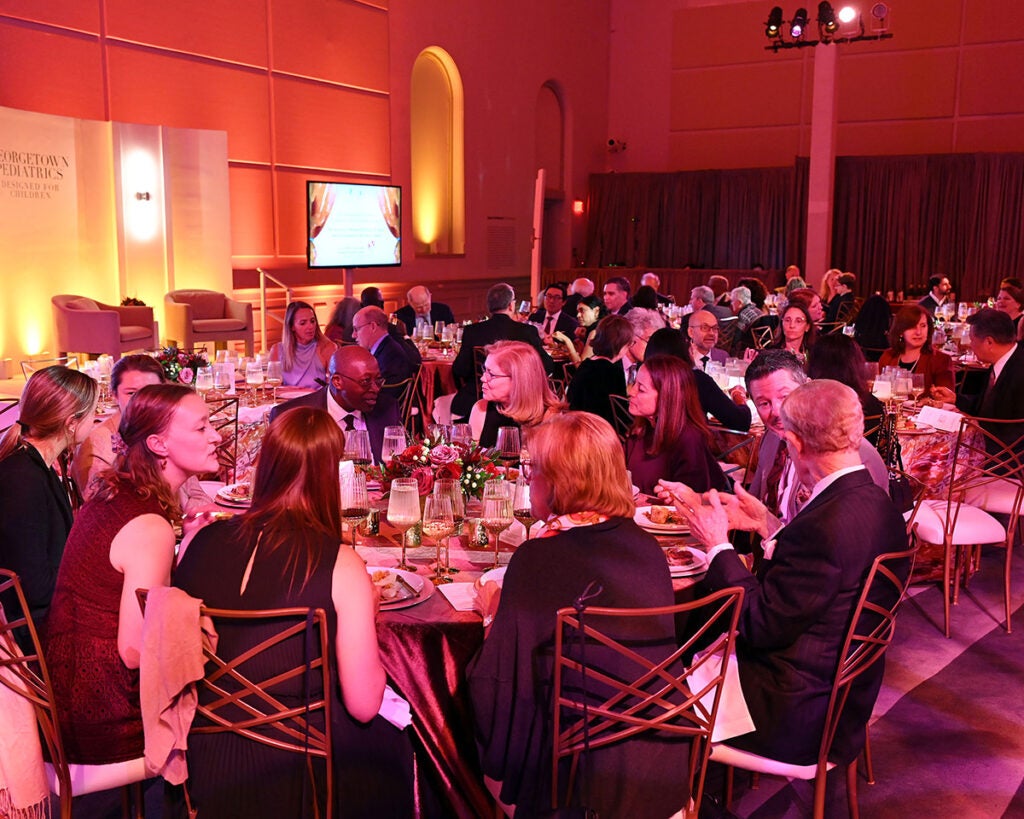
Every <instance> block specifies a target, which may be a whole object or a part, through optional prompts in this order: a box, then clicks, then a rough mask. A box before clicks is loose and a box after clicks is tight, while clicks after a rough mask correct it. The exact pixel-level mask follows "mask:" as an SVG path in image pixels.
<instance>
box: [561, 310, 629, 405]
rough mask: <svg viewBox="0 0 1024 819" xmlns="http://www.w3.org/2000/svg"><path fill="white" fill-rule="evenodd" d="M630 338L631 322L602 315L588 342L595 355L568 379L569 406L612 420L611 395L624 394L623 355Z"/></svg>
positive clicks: (624, 373)
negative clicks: (591, 339) (595, 330)
mask: <svg viewBox="0 0 1024 819" xmlns="http://www.w3.org/2000/svg"><path fill="white" fill-rule="evenodd" d="M632 341H633V326H632V325H631V324H630V323H629V322H628V321H627V320H626V319H624V318H623V317H622V316H605V317H604V318H603V319H601V321H600V322H599V323H598V325H597V332H596V333H594V337H593V341H592V343H591V346H592V347H593V349H594V355H592V356H591V357H590V358H588V359H587V360H586V361H584V362H582V363H581V364H580V366H579V369H577V370H576V375H574V376H573V378H572V381H570V382H569V388H568V390H566V395H565V397H566V399H567V400H568V402H569V409H571V410H577V411H579V412H592V413H594V415H600V416H601V417H602V418H604V419H605V420H606V421H607V422H608V423H610V424H614V423H615V421H614V418H613V416H612V405H611V401H610V399H609V396H610V395H623V396H624V395H625V394H626V371H625V370H623V369H622V357H623V356H624V355H625V354H626V350H627V349H629V345H630V342H632Z"/></svg>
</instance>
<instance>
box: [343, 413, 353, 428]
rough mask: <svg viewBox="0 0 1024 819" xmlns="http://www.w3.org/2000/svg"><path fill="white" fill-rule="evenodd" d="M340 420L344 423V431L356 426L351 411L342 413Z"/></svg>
mask: <svg viewBox="0 0 1024 819" xmlns="http://www.w3.org/2000/svg"><path fill="white" fill-rule="evenodd" d="M341 422H342V423H343V424H344V425H345V432H351V431H352V430H353V429H355V428H356V417H355V416H354V415H352V414H351V413H348V414H346V415H343V416H342V418H341Z"/></svg>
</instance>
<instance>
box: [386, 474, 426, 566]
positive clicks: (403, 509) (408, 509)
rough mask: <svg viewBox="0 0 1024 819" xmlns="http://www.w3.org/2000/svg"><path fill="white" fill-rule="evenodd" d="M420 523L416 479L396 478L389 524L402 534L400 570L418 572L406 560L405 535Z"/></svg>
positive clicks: (392, 484) (389, 509)
mask: <svg viewBox="0 0 1024 819" xmlns="http://www.w3.org/2000/svg"><path fill="white" fill-rule="evenodd" d="M419 521H420V492H419V489H418V488H417V484H416V479H415V478H395V480H393V481H392V482H391V494H390V495H388V523H390V524H391V525H392V526H394V527H395V528H396V529H398V531H399V532H401V533H402V562H401V563H399V564H398V568H399V569H405V570H406V571H409V572H414V571H416V568H415V567H414V566H410V565H409V563H408V561H407V560H406V554H405V552H406V545H405V533H406V532H407V531H408V530H409V529H411V528H412V527H413V526H415V525H416V524H417V523H419Z"/></svg>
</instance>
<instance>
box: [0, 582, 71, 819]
mask: <svg viewBox="0 0 1024 819" xmlns="http://www.w3.org/2000/svg"><path fill="white" fill-rule="evenodd" d="M0 600H6V601H7V602H8V603H10V602H11V601H16V605H17V607H18V612H13V611H6V612H5V613H4V614H5V616H3V617H0V685H5V686H6V687H7V688H9V689H10V690H11V691H13V692H14V693H15V694H17V695H19V696H21V697H24V698H25V699H26V700H28V701H29V702H30V703H31V705H32V709H33V710H34V711H35V716H36V722H37V723H38V724H39V736H40V739H41V742H42V745H43V753H44V756H45V757H47V758H49V759H50V761H51V762H52V763H53V769H54V775H55V777H56V779H57V781H58V782H59V783H60V785H59V789H58V790H59V794H60V815H61V819H71V796H72V787H71V773H70V771H69V770H68V763H67V759H66V758H65V756H64V745H63V744H62V742H61V735H60V722H59V720H58V718H57V707H56V704H55V703H54V699H53V687H52V686H51V685H50V674H49V672H48V671H47V668H46V659H45V658H44V656H43V651H42V646H41V644H40V642H39V633H38V632H37V631H36V626H35V623H34V622H33V620H32V615H31V614H30V613H29V607H28V601H27V600H26V599H25V593H24V591H23V590H22V588H21V582H20V581H19V580H18V575H17V574H15V573H14V572H12V571H8V570H7V569H0ZM19 629H22V630H23V632H22V633H26V632H27V634H28V641H27V643H26V648H28V649H29V653H27V654H25V653H23V652H22V650H21V649H20V648H19V647H18V644H17V642H16V640H15V633H16V631H17V630H19Z"/></svg>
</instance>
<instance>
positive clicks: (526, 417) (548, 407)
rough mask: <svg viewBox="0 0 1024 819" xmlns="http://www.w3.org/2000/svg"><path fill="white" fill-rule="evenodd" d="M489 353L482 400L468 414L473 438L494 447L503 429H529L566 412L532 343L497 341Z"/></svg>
mask: <svg viewBox="0 0 1024 819" xmlns="http://www.w3.org/2000/svg"><path fill="white" fill-rule="evenodd" d="M486 351H487V358H486V359H485V360H484V369H483V373H482V374H481V376H480V383H481V391H482V393H483V398H481V399H480V400H479V401H477V402H476V403H475V404H474V405H473V409H472V410H471V411H470V413H469V426H470V429H472V431H473V438H475V439H476V440H478V441H479V442H480V445H481V446H484V447H492V446H494V445H495V444H496V443H497V441H498V429H499V428H500V427H520V428H522V429H529V428H530V427H533V426H536V425H537V424H539V423H541V422H542V421H545V420H547V419H548V418H550V417H551V416H552V415H557V414H558V413H559V412H561V411H562V409H564V406H565V405H564V404H563V403H562V402H561V401H559V400H558V398H557V397H556V396H555V394H554V392H552V390H551V386H550V385H549V384H548V376H547V373H545V372H544V365H543V363H542V362H541V360H540V356H538V355H537V351H536V350H535V349H534V348H533V347H531V346H530V345H529V344H526V343H524V342H522V341H498V342H495V343H494V344H491V345H489V346H488V347H487V348H486Z"/></svg>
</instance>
